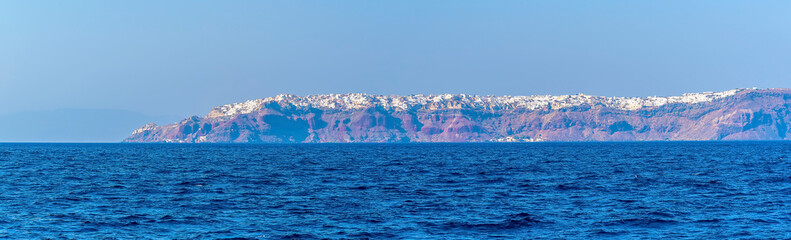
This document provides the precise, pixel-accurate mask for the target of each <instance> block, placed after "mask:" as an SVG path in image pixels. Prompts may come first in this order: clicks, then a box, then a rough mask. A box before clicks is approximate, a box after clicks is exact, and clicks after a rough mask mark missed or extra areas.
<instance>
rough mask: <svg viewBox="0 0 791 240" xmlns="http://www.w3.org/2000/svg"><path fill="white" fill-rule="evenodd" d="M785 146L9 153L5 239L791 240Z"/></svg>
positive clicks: (97, 147)
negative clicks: (632, 239) (692, 239)
mask: <svg viewBox="0 0 791 240" xmlns="http://www.w3.org/2000/svg"><path fill="white" fill-rule="evenodd" d="M790 163H791V143H783V142H726V143H615V144H610V143H541V144H370V145H360V144H345V145H336V144H329V145H160V144H141V145H137V144H2V145H0V194H1V195H0V238H25V239H30V238H33V239H38V238H74V239H86V238H108V237H109V238H118V239H143V238H154V239H173V238H180V239H193V238H199V239H216V238H233V237H237V238H250V239H281V238H286V239H292V238H296V239H310V238H331V239H336V238H352V239H360V238H372V239H382V238H410V239H411V238H430V239H437V238H447V239H482V238H610V237H621V238H789V237H791V164H790Z"/></svg>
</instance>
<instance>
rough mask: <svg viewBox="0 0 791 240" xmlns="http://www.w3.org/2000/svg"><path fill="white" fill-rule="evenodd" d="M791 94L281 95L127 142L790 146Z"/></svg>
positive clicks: (153, 128) (146, 130)
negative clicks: (697, 142) (678, 142)
mask: <svg viewBox="0 0 791 240" xmlns="http://www.w3.org/2000/svg"><path fill="white" fill-rule="evenodd" d="M790 125H791V90H789V89H764V90H756V89H735V90H730V91H725V92H717V93H712V92H706V93H694V94H684V95H682V96H674V97H646V98H628V97H598V96H588V95H582V94H579V95H564V96H475V95H463V94H462V95H451V94H446V95H410V96H381V95H367V94H330V95H313V96H306V97H300V96H294V95H279V96H276V97H270V98H265V99H258V100H251V101H247V102H244V103H236V104H229V105H224V106H219V107H216V108H214V109H213V110H212V111H211V112H210V113H209V114H208V115H207V116H206V117H198V116H194V117H190V118H187V119H185V120H182V121H181V122H178V123H175V124H170V125H165V126H157V125H156V124H148V125H145V126H144V127H142V128H140V129H137V130H135V131H134V133H133V134H132V135H131V136H129V137H128V138H126V140H125V141H126V142H187V143H197V142H488V141H496V142H501V141H645V140H789V139H791V134H789V133H788V130H789V126H790Z"/></svg>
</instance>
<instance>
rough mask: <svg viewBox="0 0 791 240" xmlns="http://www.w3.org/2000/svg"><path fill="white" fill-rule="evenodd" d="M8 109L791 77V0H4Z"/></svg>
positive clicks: (681, 87)
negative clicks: (354, 93) (327, 94)
mask: <svg viewBox="0 0 791 240" xmlns="http://www.w3.org/2000/svg"><path fill="white" fill-rule="evenodd" d="M0 34H1V35H0V101H1V102H2V103H3V108H2V109H0V114H6V113H14V112H20V111H27V110H51V109H60V108H103V109H121V110H129V111H135V112H140V113H144V114H150V115H176V116H184V117H186V116H188V115H204V114H206V113H207V112H208V111H209V110H210V108H211V107H212V106H215V105H221V104H226V103H231V102H237V101H242V100H245V99H252V98H262V97H268V96H273V95H276V94H280V93H293V94H300V95H304V94H320V93H347V92H365V93H374V94H417V93H424V94H433V93H468V94H487V95H488V94H493V95H505V94H508V95H532V94H576V93H586V94H593V95H607V96H613V95H615V96H647V95H676V94H680V93H684V92H698V91H719V90H726V89H731V88H740V87H759V88H769V87H791V1H720V0H718V1H387V2H385V1H104V0H97V1H27V0H26V1H2V2H0Z"/></svg>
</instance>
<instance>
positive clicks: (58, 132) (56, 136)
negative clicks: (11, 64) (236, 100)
mask: <svg viewBox="0 0 791 240" xmlns="http://www.w3.org/2000/svg"><path fill="white" fill-rule="evenodd" d="M168 120H171V119H169V118H168V117H154V116H147V115H144V114H141V113H137V112H132V111H125V110H115V109H58V110H49V111H37V112H22V113H15V114H9V115H0V142H118V141H119V140H120V139H123V138H124V137H125V136H127V135H129V131H130V130H132V129H135V128H137V127H139V126H140V123H141V122H160V123H168V122H169V121H168ZM170 122H174V121H170Z"/></svg>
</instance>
